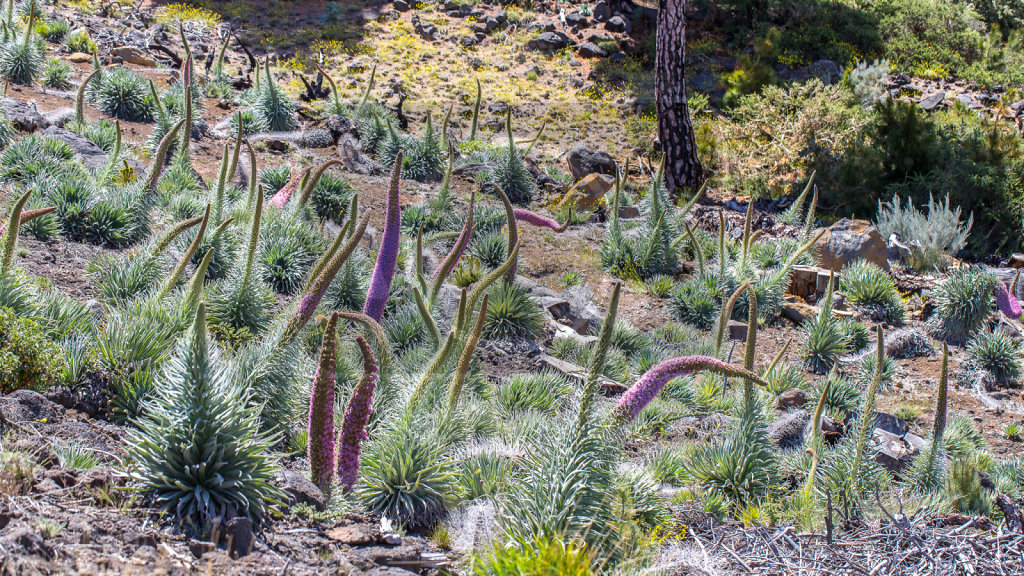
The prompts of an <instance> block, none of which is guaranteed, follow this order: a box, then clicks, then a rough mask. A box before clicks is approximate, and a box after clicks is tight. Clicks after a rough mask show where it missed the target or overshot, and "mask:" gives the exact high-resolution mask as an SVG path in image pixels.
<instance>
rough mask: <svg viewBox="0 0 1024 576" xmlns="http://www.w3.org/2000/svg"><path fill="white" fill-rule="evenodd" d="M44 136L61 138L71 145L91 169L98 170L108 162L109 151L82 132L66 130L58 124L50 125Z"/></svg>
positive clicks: (83, 162)
mask: <svg viewBox="0 0 1024 576" xmlns="http://www.w3.org/2000/svg"><path fill="white" fill-rule="evenodd" d="M43 136H46V137H47V138H53V139H55V140H60V141H61V142H64V143H65V144H67V145H68V146H70V147H71V149H72V150H74V151H75V153H76V154H78V156H79V157H81V159H82V164H85V167H86V168H88V169H89V170H96V169H97V168H101V167H102V166H104V165H106V163H107V153H106V152H104V151H103V149H102V148H100V147H99V146H97V145H96V144H93V143H92V141H90V140H88V139H86V138H85V137H84V136H82V135H81V134H77V133H75V132H72V131H70V130H65V129H64V128H58V127H57V126H50V127H49V128H47V129H46V130H43Z"/></svg>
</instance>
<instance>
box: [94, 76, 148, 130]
mask: <svg viewBox="0 0 1024 576" xmlns="http://www.w3.org/2000/svg"><path fill="white" fill-rule="evenodd" d="M96 105H97V106H98V107H99V109H100V111H102V112H103V113H104V114H106V115H108V116H113V117H114V118H120V119H121V120H128V121H131V122H152V121H153V117H154V113H155V111H156V109H155V105H154V103H153V96H152V95H151V93H150V89H149V84H148V83H147V82H146V79H145V78H143V77H142V76H141V75H140V74H139V73H138V72H135V71H134V70H132V69H131V68H127V67H124V66H118V67H117V68H114V69H113V70H107V71H106V72H105V73H104V74H103V84H102V85H101V86H100V89H99V91H98V92H97V94H96Z"/></svg>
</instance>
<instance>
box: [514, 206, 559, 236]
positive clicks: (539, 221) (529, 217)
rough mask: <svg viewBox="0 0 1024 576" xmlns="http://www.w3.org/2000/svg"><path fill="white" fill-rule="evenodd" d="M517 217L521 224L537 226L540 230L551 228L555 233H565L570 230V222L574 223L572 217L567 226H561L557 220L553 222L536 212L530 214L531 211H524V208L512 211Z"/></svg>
mask: <svg viewBox="0 0 1024 576" xmlns="http://www.w3.org/2000/svg"><path fill="white" fill-rule="evenodd" d="M512 213H513V214H515V216H516V220H518V221H520V222H526V223H527V224H530V225H533V226H536V227H538V228H550V229H552V230H554V231H555V232H565V231H566V229H568V228H569V222H571V221H572V217H571V216H570V217H569V219H567V220H566V221H565V224H559V223H558V222H557V221H556V220H552V219H551V218H548V217H547V216H541V215H540V214H537V213H536V212H530V211H529V210H523V209H522V208H516V209H515V210H513V211H512Z"/></svg>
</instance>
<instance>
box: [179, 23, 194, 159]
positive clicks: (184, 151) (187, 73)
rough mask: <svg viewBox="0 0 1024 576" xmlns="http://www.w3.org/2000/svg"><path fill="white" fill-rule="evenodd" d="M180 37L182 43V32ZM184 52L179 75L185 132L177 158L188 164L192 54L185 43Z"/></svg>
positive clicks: (182, 134)
mask: <svg viewBox="0 0 1024 576" xmlns="http://www.w3.org/2000/svg"><path fill="white" fill-rule="evenodd" d="M181 37H182V41H183V42H184V38H185V33H184V32H182V34H181ZM185 52H186V56H185V65H184V67H183V69H182V73H181V81H182V82H183V83H184V84H182V89H183V93H184V98H185V101H184V104H185V114H184V117H183V118H182V121H183V122H184V127H185V130H184V131H183V132H182V133H181V143H180V146H179V148H178V157H179V158H181V159H182V160H183V161H184V162H186V163H189V162H191V158H190V156H189V150H188V147H189V144H191V143H192V122H193V112H192V52H191V51H190V50H189V48H188V44H187V43H185Z"/></svg>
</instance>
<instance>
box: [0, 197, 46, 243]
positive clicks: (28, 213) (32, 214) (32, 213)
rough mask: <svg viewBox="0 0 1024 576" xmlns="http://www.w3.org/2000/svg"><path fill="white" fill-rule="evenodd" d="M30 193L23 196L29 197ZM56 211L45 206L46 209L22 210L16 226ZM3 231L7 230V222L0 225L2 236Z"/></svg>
mask: <svg viewBox="0 0 1024 576" xmlns="http://www.w3.org/2000/svg"><path fill="white" fill-rule="evenodd" d="M31 193H32V192H31V191H29V192H26V193H25V194H26V196H27V195H30V194H31ZM56 209H57V207H56V206H47V207H46V208H36V209H34V210H22V211H21V214H20V215H19V216H18V225H19V226H23V225H24V224H25V223H26V222H31V221H32V220H35V219H36V218H39V217H41V216H46V215H47V214H49V213H50V212H53V211H54V210H56ZM5 230H7V222H3V223H0V234H3V233H4V231H5Z"/></svg>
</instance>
